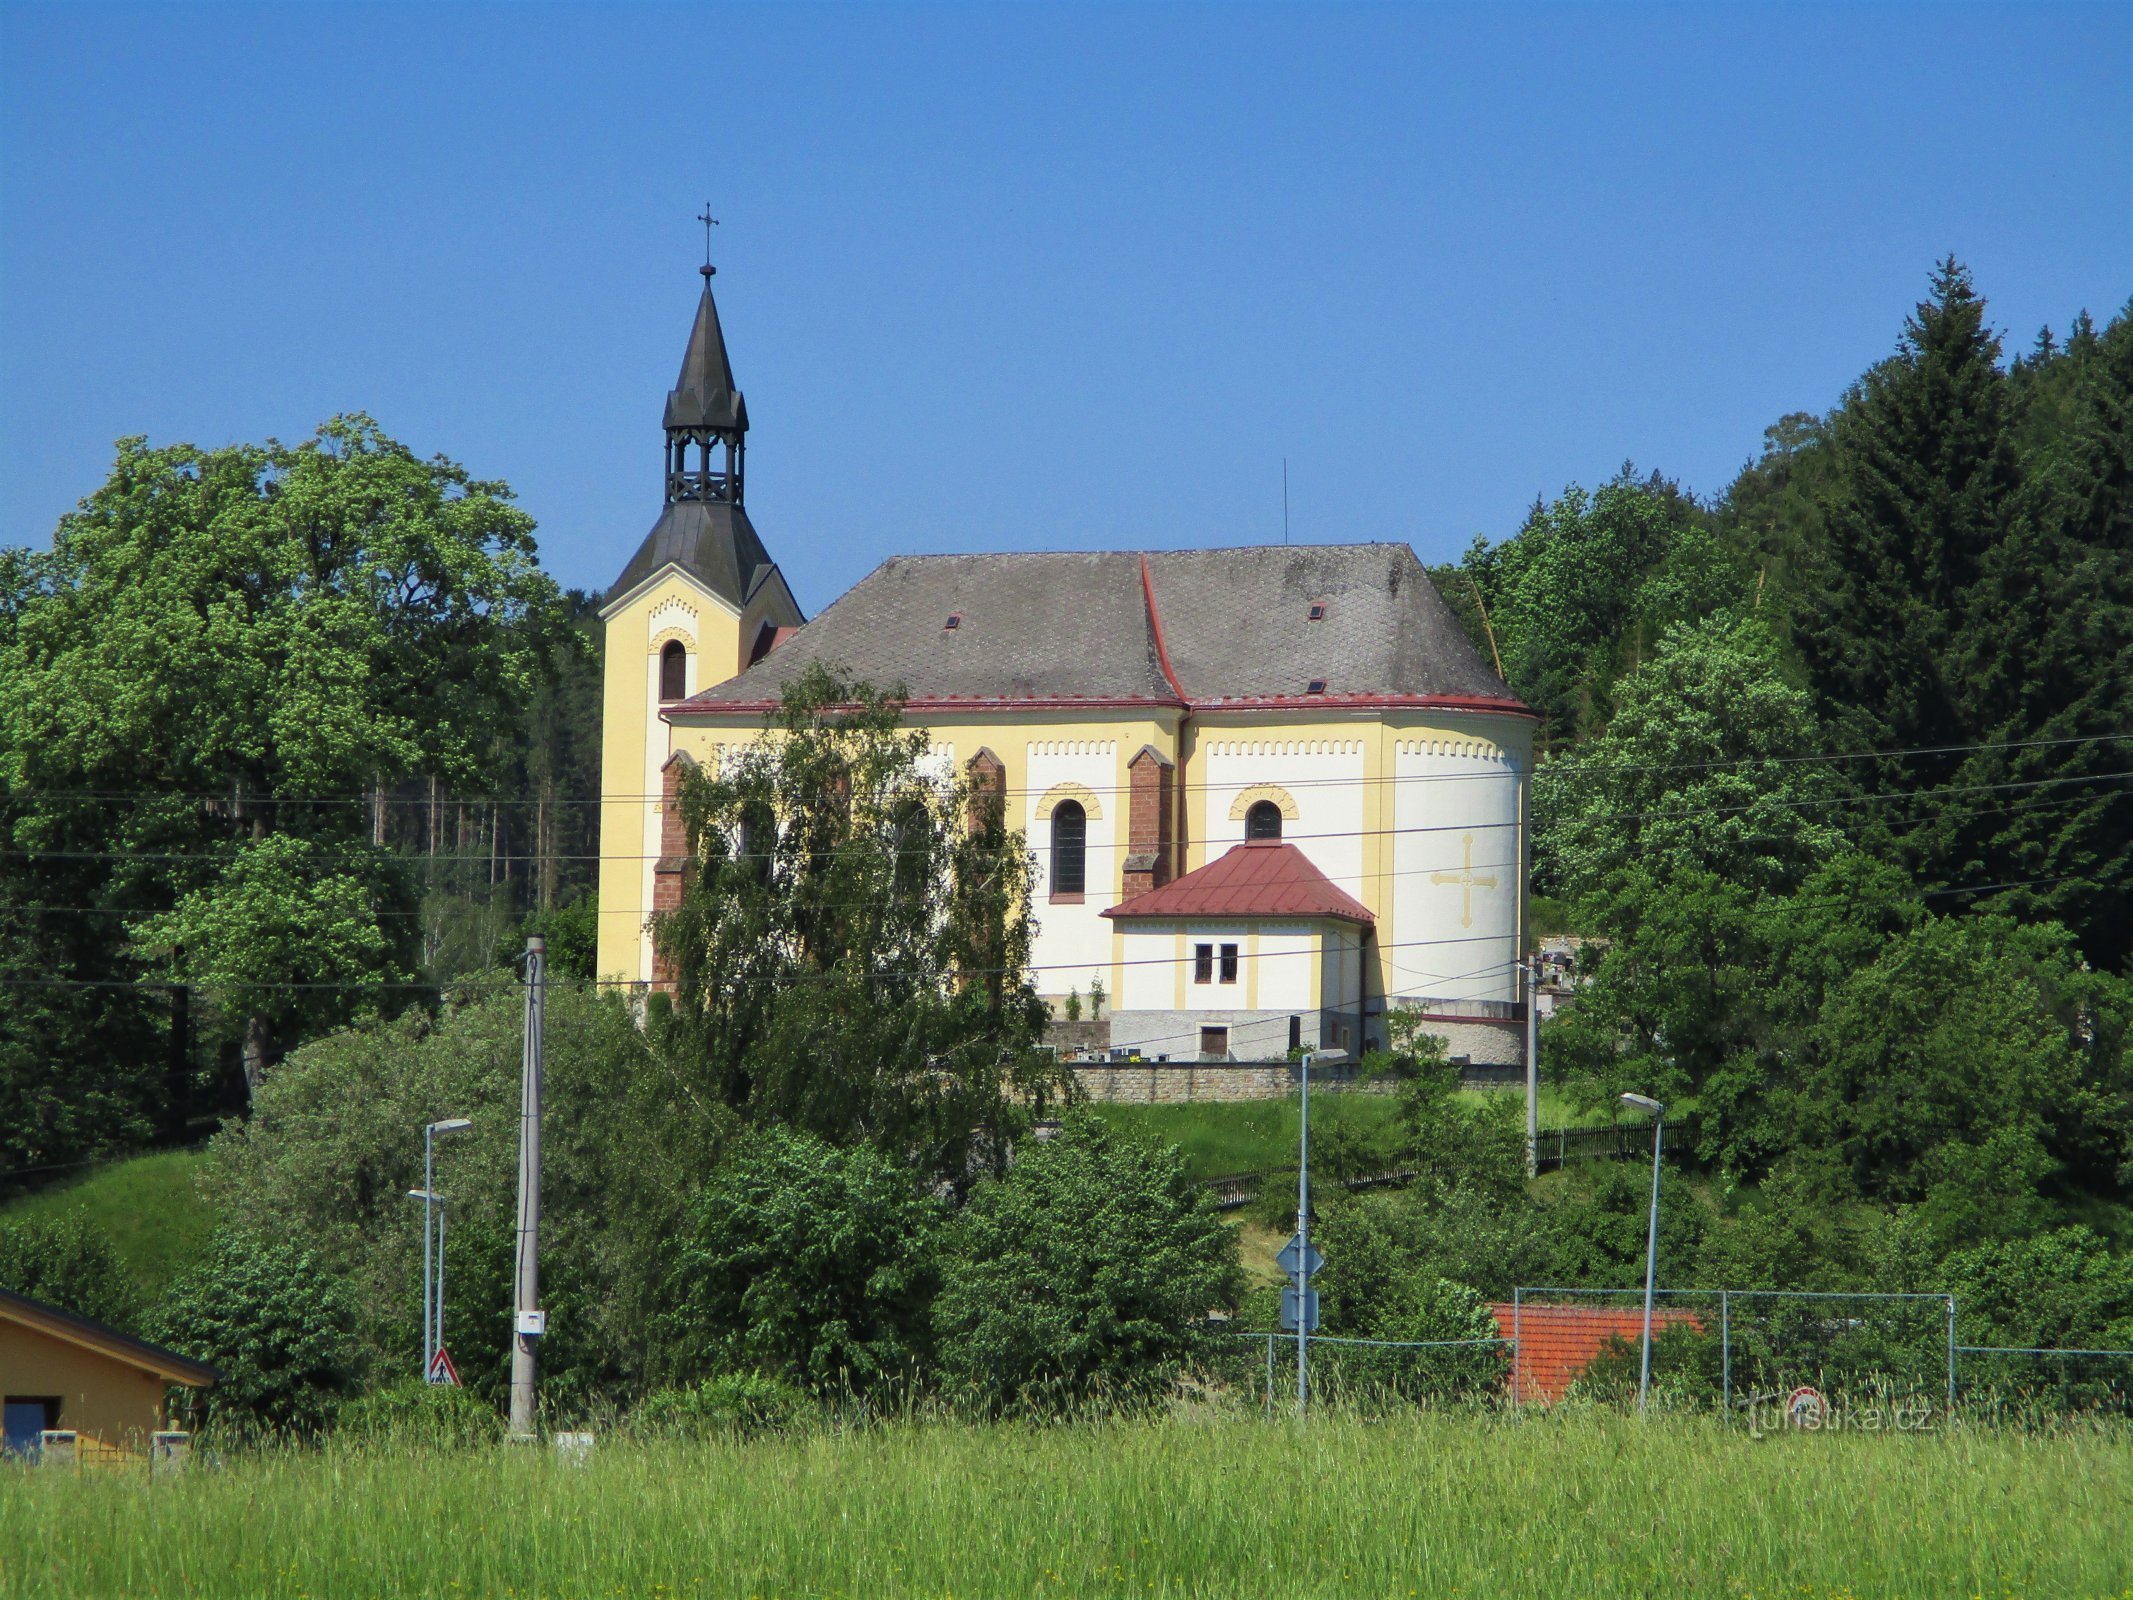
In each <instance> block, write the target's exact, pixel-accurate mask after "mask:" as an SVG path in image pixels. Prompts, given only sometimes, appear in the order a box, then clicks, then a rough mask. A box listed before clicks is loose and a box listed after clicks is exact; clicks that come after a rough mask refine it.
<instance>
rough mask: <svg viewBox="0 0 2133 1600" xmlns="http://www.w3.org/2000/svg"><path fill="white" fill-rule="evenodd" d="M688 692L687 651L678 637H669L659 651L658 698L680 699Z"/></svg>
mask: <svg viewBox="0 0 2133 1600" xmlns="http://www.w3.org/2000/svg"><path fill="white" fill-rule="evenodd" d="M688 693H689V652H688V651H687V650H686V649H685V648H683V646H682V642H681V641H680V640H679V639H669V640H668V641H667V644H666V648H665V649H664V650H662V651H660V652H659V698H660V699H662V700H680V699H683V698H685V697H686V696H687V695H688Z"/></svg>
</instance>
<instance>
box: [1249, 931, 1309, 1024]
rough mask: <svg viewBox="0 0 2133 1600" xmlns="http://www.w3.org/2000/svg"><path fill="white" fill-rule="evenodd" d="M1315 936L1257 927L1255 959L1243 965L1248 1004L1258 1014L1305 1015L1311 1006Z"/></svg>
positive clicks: (1304, 932)
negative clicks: (1283, 1013)
mask: <svg viewBox="0 0 2133 1600" xmlns="http://www.w3.org/2000/svg"><path fill="white" fill-rule="evenodd" d="M1317 946H1318V936H1317V935H1316V934H1315V933H1313V932H1312V931H1311V930H1310V929H1309V928H1308V927H1286V926H1274V927H1264V926H1263V927H1261V928H1260V929H1259V931H1258V951H1259V953H1258V955H1257V956H1256V957H1255V958H1254V959H1253V960H1252V961H1251V962H1250V963H1249V964H1248V965H1247V968H1246V974H1245V975H1246V977H1247V978H1249V979H1251V980H1252V982H1251V984H1250V988H1249V997H1250V1001H1251V1004H1252V1005H1253V1006H1254V1007H1255V1008H1256V1009H1258V1010H1261V1011H1308V1010H1310V1009H1311V1007H1312V1005H1313V1004H1314V1003H1315V1001H1314V997H1313V995H1312V993H1311V964H1312V962H1313V960H1314V959H1315V958H1316V956H1317Z"/></svg>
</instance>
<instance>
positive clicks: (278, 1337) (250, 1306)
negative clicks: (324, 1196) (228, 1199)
mask: <svg viewBox="0 0 2133 1600" xmlns="http://www.w3.org/2000/svg"><path fill="white" fill-rule="evenodd" d="M355 1319H356V1306H355V1297H354V1296H353V1295H352V1294H351V1293H350V1292H349V1290H348V1288H347V1286H346V1284H344V1283H343V1282H342V1281H341V1280H340V1279H339V1278H337V1277H334V1276H332V1275H331V1274H329V1273H328V1272H326V1271H325V1270H324V1269H323V1268H322V1267H320V1266H319V1264H318V1262H317V1261H316V1260H315V1259H314V1258H313V1256H312V1255H311V1253H310V1252H309V1251H307V1250H302V1249H299V1248H297V1247H296V1246H294V1245H289V1244H281V1243H274V1242H269V1241H265V1240H260V1239H257V1238H254V1237H251V1236H248V1235H243V1234H224V1235H222V1236H220V1237H218V1238H217V1240H216V1242H215V1245H214V1248H213V1249H212V1251H211V1252H210V1254H209V1256H208V1259H207V1260H206V1261H204V1262H202V1263H201V1264H200V1265H199V1266H197V1267H195V1268H193V1269H192V1270H191V1271H189V1272H187V1273H186V1274H185V1275H184V1276H182V1277H181V1278H179V1279H178V1280H177V1282H175V1283H174V1284H172V1285H171V1289H170V1293H169V1296H168V1297H167V1299H166V1300H165V1302H164V1305H163V1308H162V1312H161V1314H160V1316H159V1317H158V1319H157V1327H156V1332H157V1334H158V1335H159V1337H160V1338H161V1340H162V1342H163V1343H164V1344H167V1345H168V1346H170V1348H171V1349H173V1350H175V1351H177V1352H178V1353H179V1354H181V1355H187V1356H191V1357H192V1358H193V1359H194V1360H196V1361H204V1362H206V1363H207V1364H208V1365H210V1366H212V1367H214V1368H216V1369H217V1370H218V1371H220V1373H221V1374H222V1379H221V1381H220V1382H219V1383H217V1384H215V1385H214V1386H213V1387H212V1388H210V1389H206V1390H190V1391H187V1392H186V1393H185V1396H184V1398H183V1399H182V1401H181V1407H182V1408H183V1409H184V1410H185V1412H186V1413H187V1417H188V1421H189V1422H191V1423H192V1425H194V1426H196V1427H199V1426H206V1427H213V1428H219V1429H227V1430H229V1431H232V1432H236V1433H240V1434H264V1435H280V1436H296V1437H308V1436H311V1435H315V1434H317V1433H319V1432H321V1431H323V1430H324V1429H325V1428H326V1427H327V1426H328V1425H329V1424H330V1423H331V1422H332V1421H333V1418H334V1414H335V1412H336V1411H337V1409H338V1408H339V1405H340V1402H341V1400H342V1399H343V1398H344V1397H345V1396H346V1395H348V1394H349V1393H350V1392H351V1391H352V1390H353V1389H354V1387H355V1383H356V1378H357V1359H358V1357H357V1344H356V1338H355V1333H354V1327H355Z"/></svg>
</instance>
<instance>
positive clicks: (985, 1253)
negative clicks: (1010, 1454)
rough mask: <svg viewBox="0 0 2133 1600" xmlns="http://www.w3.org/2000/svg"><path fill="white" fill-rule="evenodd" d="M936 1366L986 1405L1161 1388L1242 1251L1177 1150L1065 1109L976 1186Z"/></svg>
mask: <svg viewBox="0 0 2133 1600" xmlns="http://www.w3.org/2000/svg"><path fill="white" fill-rule="evenodd" d="M942 1271H943V1283H942V1288H941V1293H940V1297H939V1299H938V1300H937V1301H936V1302H935V1303H934V1313H933V1320H934V1331H935V1336H936V1338H937V1339H938V1341H939V1350H940V1358H941V1364H942V1367H943V1368H944V1370H945V1371H946V1373H947V1375H948V1378H949V1380H950V1382H951V1384H952V1385H953V1386H954V1387H955V1388H956V1390H957V1391H958V1393H959V1394H960V1395H961V1396H962V1397H963V1398H966V1399H968V1400H969V1401H971V1402H973V1403H975V1404H976V1405H978V1406H979V1407H980V1408H981V1409H983V1410H986V1411H989V1412H998V1411H1004V1410H1010V1409H1040V1410H1041V1409H1048V1408H1052V1407H1060V1406H1074V1405H1081V1404H1088V1403H1091V1402H1097V1401H1105V1400H1132V1399H1136V1398H1143V1397H1146V1396H1147V1395H1149V1394H1152V1393H1154V1392H1156V1391H1157V1390H1158V1389H1160V1388H1161V1387H1162V1386H1163V1385H1164V1384H1166V1383H1167V1382H1168V1381H1169V1380H1170V1379H1171V1378H1172V1376H1173V1375H1174V1374H1176V1373H1177V1372H1178V1371H1179V1370H1180V1369H1181V1368H1182V1367H1184V1366H1185V1365H1186V1364H1187V1363H1188V1362H1190V1361H1191V1360H1192V1359H1193V1358H1194V1357H1195V1356H1196V1355H1197V1354H1199V1353H1200V1352H1201V1351H1202V1350H1203V1348H1204V1342H1205V1340H1206V1338H1207V1314H1208V1312H1209V1311H1210V1310H1212V1309H1214V1308H1216V1307H1218V1306H1222V1305H1226V1304H1228V1303H1229V1302H1230V1300H1231V1299H1232V1298H1233V1297H1234V1296H1235V1294H1236V1290H1237V1283H1238V1273H1237V1242H1236V1236H1235V1234H1234V1233H1233V1231H1232V1230H1231V1229H1230V1228H1229V1227H1228V1226H1227V1225H1225V1224H1224V1223H1223V1221H1222V1219H1221V1217H1220V1216H1219V1215H1218V1214H1217V1213H1216V1211H1215V1209H1214V1206H1213V1203H1212V1201H1211V1200H1210V1199H1209V1198H1208V1196H1207V1194H1206V1192H1205V1191H1204V1190H1202V1189H1201V1188H1200V1187H1199V1186H1198V1185H1196V1184H1194V1183H1193V1182H1192V1181H1191V1180H1190V1179H1189V1178H1188V1177H1187V1176H1186V1172H1185V1162H1184V1158H1183V1156H1182V1155H1180V1153H1179V1152H1178V1150H1177V1147H1176V1146H1174V1145H1168V1144H1162V1145H1158V1144H1154V1143H1150V1142H1147V1141H1144V1140H1141V1139H1139V1138H1136V1137H1133V1136H1132V1135H1130V1134H1127V1133H1125V1132H1122V1131H1120V1130H1117V1129H1114V1128H1112V1127H1110V1126H1109V1125H1107V1124H1106V1123H1105V1122H1103V1121H1102V1120H1101V1119H1100V1118H1098V1117H1097V1116H1096V1115H1094V1114H1093V1113H1091V1112H1088V1111H1077V1112H1073V1113H1071V1114H1069V1116H1068V1117H1067V1119H1066V1121H1065V1124H1064V1126H1063V1127H1062V1128H1061V1130H1060V1133H1059V1135H1058V1137H1057V1138H1055V1139H1053V1140H1051V1141H1050V1142H1049V1143H1045V1144H1034V1143H1032V1144H1025V1145H1024V1146H1023V1147H1022V1148H1021V1149H1020V1150H1019V1151H1018V1152H1017V1159H1016V1163H1015V1165H1014V1167H1013V1168H1012V1169H1011V1170H1010V1171H1009V1172H1008V1174H1007V1176H1006V1177H1004V1178H1001V1179H999V1180H997V1181H994V1182H990V1183H986V1184H982V1185H980V1186H979V1187H978V1189H977V1190H976V1191H975V1192H974V1193H973V1194H972V1196H971V1199H970V1203H969V1205H968V1206H967V1207H966V1208H965V1209H964V1212H963V1214H962V1215H961V1216H960V1217H958V1218H957V1219H956V1222H955V1223H954V1225H953V1227H952V1228H951V1230H950V1236H949V1247H948V1252H947V1256H946V1258H945V1260H944V1263H943V1269H942Z"/></svg>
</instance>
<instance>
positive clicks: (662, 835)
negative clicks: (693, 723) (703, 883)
mask: <svg viewBox="0 0 2133 1600" xmlns="http://www.w3.org/2000/svg"><path fill="white" fill-rule="evenodd" d="M695 770H696V761H695V758H694V757H692V756H691V755H690V754H689V753H688V752H687V751H686V750H677V751H675V752H674V753H673V754H672V755H671V756H669V757H667V764H666V765H665V766H663V767H661V768H660V769H659V859H658V861H657V862H655V863H654V864H653V867H652V915H653V916H654V917H659V916H662V915H664V914H665V913H666V912H669V911H672V910H674V909H676V908H677V907H679V906H680V904H681V891H682V888H683V886H684V885H685V884H686V883H687V882H688V876H689V864H690V861H691V859H692V857H691V854H690V851H689V841H688V837H687V835H686V834H685V833H684V832H683V830H682V825H681V803H680V802H681V777H682V773H683V772H685V771H687V772H693V771H695ZM652 987H653V988H655V989H659V990H662V991H664V992H666V993H670V994H671V993H672V992H673V989H674V980H673V976H672V974H671V973H670V972H669V970H668V967H667V959H666V957H665V956H664V955H663V954H661V953H660V949H659V931H658V928H657V926H656V924H655V926H654V928H653V931H652Z"/></svg>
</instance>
